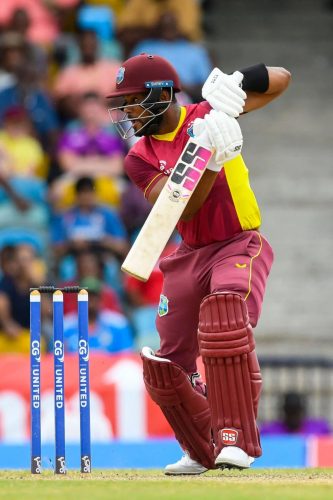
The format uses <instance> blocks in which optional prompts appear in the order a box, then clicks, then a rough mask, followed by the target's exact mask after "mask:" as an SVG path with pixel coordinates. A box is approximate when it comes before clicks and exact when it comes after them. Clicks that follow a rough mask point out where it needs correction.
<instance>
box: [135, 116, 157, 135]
mask: <svg viewBox="0 0 333 500" xmlns="http://www.w3.org/2000/svg"><path fill="white" fill-rule="evenodd" d="M163 116H164V113H162V114H160V115H157V116H155V118H153V120H151V121H150V122H148V123H147V124H146V125H144V126H143V127H142V128H141V129H140V130H138V131H137V132H135V134H134V135H135V137H143V136H148V135H155V134H158V133H159V129H160V125H161V123H162V120H163Z"/></svg>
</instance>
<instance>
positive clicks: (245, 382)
mask: <svg viewBox="0 0 333 500" xmlns="http://www.w3.org/2000/svg"><path fill="white" fill-rule="evenodd" d="M198 339H199V348H200V353H201V355H202V358H203V362H204V365H205V372H206V383H207V391H208V401H209V404H210V408H211V412H212V426H213V436H214V441H215V445H216V453H217V454H218V453H219V452H220V451H221V449H222V448H223V447H224V446H231V445H235V446H238V447H240V448H242V449H243V450H244V451H246V453H248V455H250V456H252V457H258V456H260V455H261V446H260V439H259V433H258V429H257V425H256V415H257V409H258V401H259V396H260V391H261V375H260V369H259V364H258V360H257V357H256V354H255V351H254V348H255V343H254V338H253V333H252V329H251V326H250V324H249V317H248V312H247V307H246V304H245V302H244V300H243V299H242V297H241V296H240V295H238V294H235V293H215V294H212V295H209V296H207V297H206V298H205V299H204V300H203V301H202V304H201V307H200V317H199V331H198Z"/></svg>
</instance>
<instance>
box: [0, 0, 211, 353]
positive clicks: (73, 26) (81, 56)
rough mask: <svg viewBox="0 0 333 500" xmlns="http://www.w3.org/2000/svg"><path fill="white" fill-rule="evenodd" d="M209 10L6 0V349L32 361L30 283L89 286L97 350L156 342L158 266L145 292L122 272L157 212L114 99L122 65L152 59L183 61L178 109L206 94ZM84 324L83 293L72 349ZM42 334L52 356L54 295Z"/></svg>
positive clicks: (70, 337) (2, 93)
mask: <svg viewBox="0 0 333 500" xmlns="http://www.w3.org/2000/svg"><path fill="white" fill-rule="evenodd" d="M209 8H210V5H209V2H207V1H206V2H198V1H197V0H186V1H183V2H176V1H174V0H168V1H157V0H129V1H124V0H104V1H102V0H101V1H96V0H88V1H79V0H47V1H46V0H9V1H6V2H2V3H1V6H0V123H1V125H0V127H1V128H0V258H1V264H0V265H1V281H0V327H1V333H0V352H29V301H28V295H29V288H30V287H33V286H38V285H41V284H43V283H44V284H45V283H52V284H54V285H55V286H61V285H66V284H73V283H75V284H79V285H80V286H86V287H88V289H89V292H90V302H89V309H90V311H89V313H90V314H89V316H90V323H91V325H90V330H91V342H92V345H91V347H92V349H94V350H100V351H104V352H112V353H116V352H121V351H130V350H135V349H137V348H139V347H140V346H141V345H142V343H143V342H144V341H147V342H148V343H150V344H152V345H153V347H154V346H156V345H157V344H158V339H157V335H156V332H155V327H154V317H155V310H156V306H157V304H158V301H159V293H160V288H161V279H162V277H161V273H160V271H159V270H158V269H157V268H156V270H155V271H154V272H153V275H152V277H151V279H150V280H149V282H148V283H147V284H144V283H139V282H137V281H136V280H135V279H132V278H129V277H125V276H124V275H123V274H121V273H120V270H119V269H120V263H121V262H122V261H123V259H124V257H125V255H126V253H127V251H128V249H129V247H130V245H131V243H132V242H133V240H134V238H135V236H136V234H137V232H138V231H139V230H140V228H141V226H142V224H143V222H144V220H145V219H146V217H147V214H148V213H149V210H150V206H149V205H148V202H146V201H145V200H144V199H143V197H142V195H141V193H140V192H139V191H138V190H137V189H136V188H135V187H134V186H133V185H131V184H130V183H129V181H128V179H127V177H126V175H125V174H124V169H123V161H124V157H125V155H126V152H127V150H128V148H129V147H130V146H131V144H126V143H123V141H122V140H121V138H120V137H119V136H118V134H117V133H116V131H115V129H114V126H113V125H112V124H111V121H110V118H109V116H108V111H107V100H106V98H105V96H106V95H107V94H108V93H109V92H110V91H111V90H112V88H113V86H114V84H115V77H116V74H117V70H118V68H119V67H120V66H121V62H122V61H123V60H124V59H126V58H128V57H130V56H132V55H135V54H137V53H141V52H150V53H156V54H161V55H163V56H164V57H166V58H168V59H169V60H170V61H171V62H172V63H173V64H174V65H175V66H176V68H177V70H178V72H179V74H180V75H181V79H182V83H183V92H182V94H181V96H180V100H181V102H183V103H187V102H196V101H198V100H199V99H201V87H202V84H203V82H204V81H205V79H206V77H207V75H208V74H209V72H210V71H211V69H212V64H213V63H212V58H211V56H210V54H209V52H208V50H207V48H206V47H205V44H204V42H203V36H204V28H203V16H202V9H205V10H209ZM175 238H177V237H175ZM173 245H174V243H173V242H170V245H169V249H170V248H172V247H173ZM75 325H76V297H74V296H73V297H67V296H66V297H65V338H66V348H67V350H75V346H76V344H75V331H76V326H75ZM42 329H43V338H44V349H45V350H49V349H50V340H51V336H52V308H51V304H50V298H49V297H46V296H45V297H44V296H43V318H42ZM143 337H144V338H143ZM147 337H151V338H149V339H148V338H147Z"/></svg>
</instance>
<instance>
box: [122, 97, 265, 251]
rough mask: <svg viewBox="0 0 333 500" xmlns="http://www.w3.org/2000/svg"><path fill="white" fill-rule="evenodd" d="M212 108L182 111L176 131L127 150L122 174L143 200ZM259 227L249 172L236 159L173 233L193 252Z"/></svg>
mask: <svg viewBox="0 0 333 500" xmlns="http://www.w3.org/2000/svg"><path fill="white" fill-rule="evenodd" d="M210 109H211V108H210V106H209V104H208V102H206V101H203V102H201V103H199V104H191V105H188V106H184V107H181V115H180V119H179V124H178V126H177V128H176V129H175V131H173V132H171V133H169V134H164V135H155V136H149V137H142V138H141V139H140V140H139V141H138V142H137V143H136V144H134V146H133V147H132V148H131V150H130V151H129V153H128V155H127V156H126V159H125V170H126V173H127V174H128V176H129V177H130V179H131V180H132V181H133V182H134V183H135V184H136V185H137V186H138V187H139V188H140V189H141V190H142V191H143V193H144V196H145V197H146V198H148V196H149V193H150V191H151V189H152V188H153V186H154V185H155V184H156V183H157V182H158V181H159V180H160V179H161V176H163V175H170V174H171V172H172V170H173V167H174V165H175V164H176V163H177V160H178V158H179V156H180V154H181V153H182V151H183V149H184V147H185V145H186V143H187V141H188V140H189V138H190V136H189V129H190V128H191V126H192V124H193V121H194V120H195V118H203V117H204V116H205V115H206V114H207V113H208V112H209V111H210ZM259 226H260V211H259V207H258V205H257V202H256V199H255V196H254V194H253V191H252V189H251V187H250V183H249V179H248V170H247V168H246V166H245V163H244V161H243V159H242V157H241V155H239V156H237V157H236V158H235V159H234V160H231V161H229V162H227V163H226V164H225V165H224V168H223V169H222V170H221V172H220V174H219V175H218V177H217V178H216V181H215V183H214V185H213V187H212V189H211V191H210V193H209V195H208V197H207V199H206V201H205V202H204V204H203V205H202V207H201V208H200V209H199V210H198V212H197V213H196V214H195V215H194V217H193V218H192V219H191V220H189V221H182V220H181V221H179V223H178V224H177V229H178V231H179V233H180V235H181V237H182V239H183V240H184V242H185V243H186V244H187V245H189V246H191V247H194V248H196V247H202V246H204V245H208V244H210V243H214V242H217V241H224V240H227V239H229V238H232V237H233V236H234V235H236V234H237V233H240V232H241V231H243V230H248V229H256V228H258V227H259Z"/></svg>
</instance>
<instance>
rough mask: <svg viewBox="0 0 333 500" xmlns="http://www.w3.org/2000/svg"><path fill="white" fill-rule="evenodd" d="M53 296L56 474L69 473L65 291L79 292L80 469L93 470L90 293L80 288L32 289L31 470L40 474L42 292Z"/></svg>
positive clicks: (49, 287)
mask: <svg viewBox="0 0 333 500" xmlns="http://www.w3.org/2000/svg"><path fill="white" fill-rule="evenodd" d="M42 293H52V297H53V357H54V415H55V474H66V453H65V444H66V438H65V390H64V382H65V371H64V328H63V321H64V303H63V294H64V293H77V294H78V355H79V404H80V449H81V451H80V454H81V472H82V473H89V472H91V439H90V389H89V338H88V334H89V332H88V292H87V290H86V289H81V288H80V287H75V286H71V287H65V288H56V287H53V286H41V287H39V288H32V289H31V290H30V374H31V401H30V402H31V473H32V474H40V473H41V460H42V456H41V455H42V454H41V399H40V395H41V370H40V367H41V364H40V363H41V294H42Z"/></svg>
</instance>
